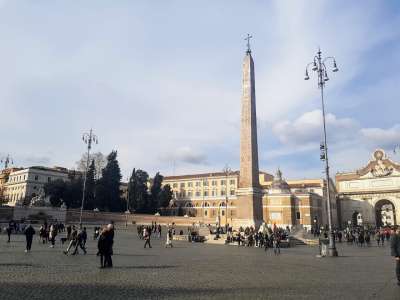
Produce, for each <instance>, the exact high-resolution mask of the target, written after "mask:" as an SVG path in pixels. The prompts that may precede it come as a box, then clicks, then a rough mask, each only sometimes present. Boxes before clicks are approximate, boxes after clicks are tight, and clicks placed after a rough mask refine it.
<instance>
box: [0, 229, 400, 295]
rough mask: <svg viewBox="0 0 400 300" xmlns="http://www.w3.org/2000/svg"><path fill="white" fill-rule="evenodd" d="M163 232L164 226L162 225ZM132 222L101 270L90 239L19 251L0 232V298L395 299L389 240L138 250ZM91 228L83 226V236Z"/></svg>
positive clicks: (399, 290) (20, 243)
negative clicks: (73, 250)
mask: <svg viewBox="0 0 400 300" xmlns="http://www.w3.org/2000/svg"><path fill="white" fill-rule="evenodd" d="M164 231H165V230H164ZM135 232H136V230H135V228H129V229H128V230H125V229H119V230H117V232H116V236H115V246H114V256H113V261H114V268H113V269H100V268H99V267H98V266H99V259H98V257H96V251H97V249H96V243H95V242H94V241H92V240H91V239H89V241H88V254H87V255H83V254H80V255H77V256H66V255H64V254H63V253H62V250H63V249H64V248H65V247H66V244H65V247H64V248H62V247H61V246H60V244H59V242H58V243H57V246H56V247H55V248H54V249H52V248H49V246H48V245H42V244H40V243H39V242H38V240H37V236H35V240H34V243H33V246H32V252H31V253H24V245H25V243H24V236H22V235H19V236H16V235H14V236H12V242H11V243H10V244H7V243H6V235H4V234H2V235H1V236H0V299H2V300H8V299H124V300H126V299H176V298H178V299H189V298H191V299H223V298H224V299H360V300H361V299H400V287H398V286H397V285H395V275H394V261H393V259H392V258H391V257H390V256H389V247H388V246H387V245H386V246H385V247H384V248H378V247H375V246H374V247H370V248H358V247H355V246H347V245H339V246H338V250H339V253H340V255H341V257H339V258H322V259H321V258H316V254H317V248H316V247H309V246H297V247H295V248H291V249H282V254H281V255H280V256H274V255H273V254H272V253H271V251H269V252H267V253H265V252H264V251H263V250H261V249H258V248H245V247H237V246H224V245H206V244H197V243H187V242H175V243H174V248H172V249H169V248H168V249H166V248H164V239H162V240H161V241H160V240H157V239H153V240H152V244H153V248H152V249H143V241H141V240H138V239H137V237H136V233H135ZM91 235H92V229H89V237H90V236H91Z"/></svg>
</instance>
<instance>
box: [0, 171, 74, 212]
mask: <svg viewBox="0 0 400 300" xmlns="http://www.w3.org/2000/svg"><path fill="white" fill-rule="evenodd" d="M70 173H71V171H69V170H68V169H66V168H60V167H54V168H47V167H41V166H34V167H29V168H25V169H20V170H15V171H13V172H10V173H9V175H8V180H7V182H6V183H4V192H3V195H4V199H5V201H6V204H7V205H9V206H15V205H20V204H23V203H25V204H27V203H28V202H29V201H30V199H32V198H33V197H36V196H38V195H43V193H44V192H43V187H44V185H45V184H46V183H49V182H51V181H55V180H64V181H66V180H68V178H69V174H70Z"/></svg>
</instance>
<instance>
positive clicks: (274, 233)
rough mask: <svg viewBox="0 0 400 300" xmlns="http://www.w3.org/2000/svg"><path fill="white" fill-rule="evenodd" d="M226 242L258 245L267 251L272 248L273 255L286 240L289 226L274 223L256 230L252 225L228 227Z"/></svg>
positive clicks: (277, 252) (246, 245) (250, 245)
mask: <svg viewBox="0 0 400 300" xmlns="http://www.w3.org/2000/svg"><path fill="white" fill-rule="evenodd" d="M227 231H228V233H227V239H226V243H237V245H238V246H240V245H242V246H245V247H258V248H262V249H264V250H265V251H267V250H268V249H269V248H272V249H273V251H274V254H275V255H279V254H280V253H281V246H282V243H283V242H285V243H286V242H287V241H288V236H289V233H290V229H289V228H286V229H284V228H280V227H277V226H276V225H274V226H273V227H272V228H271V227H263V228H260V230H259V231H256V230H255V229H254V227H246V228H243V227H240V228H239V230H238V231H233V230H232V228H231V227H229V228H228V230H227Z"/></svg>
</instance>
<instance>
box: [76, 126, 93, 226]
mask: <svg viewBox="0 0 400 300" xmlns="http://www.w3.org/2000/svg"><path fill="white" fill-rule="evenodd" d="M82 141H83V142H84V143H85V144H87V156H86V172H85V177H84V180H83V193H82V203H81V213H80V216H79V225H80V227H82V212H83V204H84V203H85V192H86V180H87V172H88V169H89V160H90V149H92V143H96V144H98V139H97V136H96V135H95V134H94V133H93V130H92V129H90V131H89V133H84V134H83V135H82Z"/></svg>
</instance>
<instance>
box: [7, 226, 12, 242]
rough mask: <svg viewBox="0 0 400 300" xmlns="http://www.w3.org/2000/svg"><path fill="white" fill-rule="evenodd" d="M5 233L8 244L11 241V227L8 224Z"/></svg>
mask: <svg viewBox="0 0 400 300" xmlns="http://www.w3.org/2000/svg"><path fill="white" fill-rule="evenodd" d="M6 231H7V236H8V240H7V243H9V242H10V240H11V232H12V227H11V225H10V224H9V225H8V226H7V228H6Z"/></svg>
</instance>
